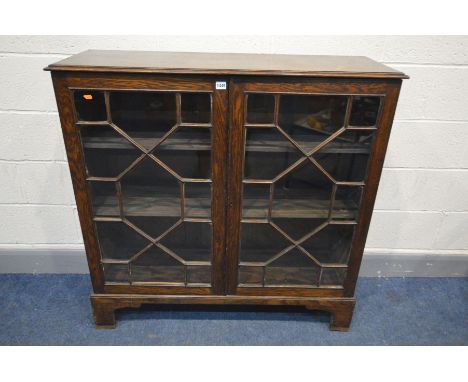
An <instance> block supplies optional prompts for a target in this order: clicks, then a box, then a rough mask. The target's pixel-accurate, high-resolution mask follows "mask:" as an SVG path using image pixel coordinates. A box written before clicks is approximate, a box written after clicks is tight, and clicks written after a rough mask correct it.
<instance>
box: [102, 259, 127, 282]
mask: <svg viewBox="0 0 468 382" xmlns="http://www.w3.org/2000/svg"><path fill="white" fill-rule="evenodd" d="M103 269H104V278H105V280H106V282H110V283H125V284H127V283H129V281H130V279H129V277H130V274H129V272H128V264H113V263H112V264H108V263H106V264H103Z"/></svg>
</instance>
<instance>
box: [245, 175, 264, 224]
mask: <svg viewBox="0 0 468 382" xmlns="http://www.w3.org/2000/svg"><path fill="white" fill-rule="evenodd" d="M269 200H270V185H269V184H244V192H243V195H242V206H243V207H242V217H243V218H244V219H266V218H267V217H268V207H269V204H270V203H269Z"/></svg>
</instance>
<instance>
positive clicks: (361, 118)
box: [349, 97, 380, 126]
mask: <svg viewBox="0 0 468 382" xmlns="http://www.w3.org/2000/svg"><path fill="white" fill-rule="evenodd" d="M379 107H380V97H353V106H352V108H351V118H350V121H349V124H350V125H351V126H375V125H376V123H377V116H378V113H379Z"/></svg>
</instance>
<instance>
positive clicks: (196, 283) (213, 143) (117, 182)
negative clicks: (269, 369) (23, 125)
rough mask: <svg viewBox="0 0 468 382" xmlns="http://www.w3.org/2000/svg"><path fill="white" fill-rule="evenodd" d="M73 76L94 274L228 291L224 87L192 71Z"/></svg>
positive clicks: (152, 288)
mask: <svg viewBox="0 0 468 382" xmlns="http://www.w3.org/2000/svg"><path fill="white" fill-rule="evenodd" d="M70 81H73V82H74V83H73V85H74V86H70V87H69V91H70V94H71V101H72V104H73V110H74V126H75V129H76V130H75V131H76V132H77V134H78V135H79V138H80V143H81V148H82V152H81V155H82V161H83V163H84V169H83V170H84V171H85V182H86V188H87V197H88V201H89V209H90V212H89V214H90V216H87V210H86V208H85V207H82V208H81V210H80V218H81V220H82V226H83V222H85V223H86V220H87V219H88V218H89V219H90V224H89V231H88V233H89V235H91V238H88V240H87V237H86V234H87V233H86V232H85V235H84V236H85V241H87V245H88V248H87V250H88V252H90V253H91V255H90V254H89V253H88V258H89V260H90V261H91V262H97V263H98V265H99V267H98V268H99V270H98V271H96V272H95V274H93V275H92V276H93V278H94V279H100V278H102V279H103V284H104V287H103V288H104V290H105V291H113V290H115V291H118V292H122V291H123V292H125V291H128V292H131V291H132V290H136V289H135V288H138V291H139V293H145V292H147V293H197V294H211V293H222V292H223V291H224V282H223V280H222V277H223V271H222V269H221V264H222V256H223V252H224V220H225V217H224V213H225V206H224V204H223V200H224V179H223V178H224V174H223V171H224V161H225V157H224V155H225V142H224V140H225V139H224V134H225V129H226V124H225V122H226V118H227V111H226V110H227V95H226V92H225V91H224V92H218V91H216V90H215V85H214V81H201V80H187V79H183V80H180V81H177V80H175V79H161V78H159V79H157V80H151V79H148V78H143V79H142V80H140V81H132V80H130V81H120V84H117V85H116V84H115V82H113V81H112V80H108V79H102V80H100V79H94V80H93V79H86V78H85V79H82V80H81V81H80V79H79V78H73V79H71V80H70ZM99 84H101V85H99ZM76 187H77V185H75V188H76ZM78 187H79V185H78ZM77 199H78V196H77ZM78 203H79V204H80V201H79V200H78ZM81 203H83V201H81ZM93 236H94V237H96V238H97V242H96V243H94V241H93V239H92V237H93ZM90 257H91V258H90ZM95 257H97V259H96V258H95ZM112 288H114V289H112Z"/></svg>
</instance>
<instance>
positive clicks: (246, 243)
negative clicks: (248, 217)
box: [240, 223, 291, 263]
mask: <svg viewBox="0 0 468 382" xmlns="http://www.w3.org/2000/svg"><path fill="white" fill-rule="evenodd" d="M289 245H291V243H290V242H289V241H288V240H287V239H285V238H284V237H283V236H282V235H281V234H280V233H279V232H278V231H277V230H276V229H274V228H273V227H272V226H271V225H270V224H266V223H265V224H263V223H262V224H259V223H242V224H241V252H240V261H241V263H242V262H265V261H268V260H270V259H271V258H272V257H273V256H275V255H277V254H278V253H280V252H281V251H282V250H284V249H285V248H287V247H288V246H289Z"/></svg>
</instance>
